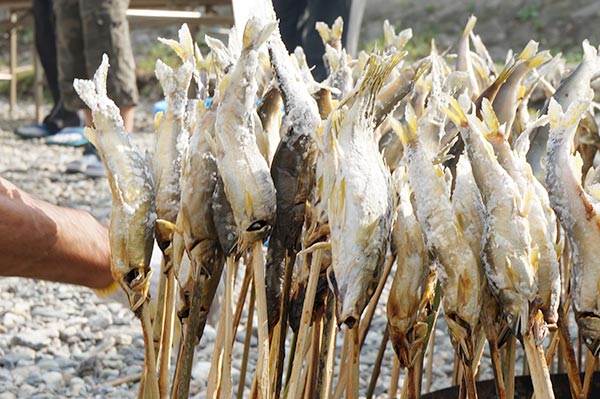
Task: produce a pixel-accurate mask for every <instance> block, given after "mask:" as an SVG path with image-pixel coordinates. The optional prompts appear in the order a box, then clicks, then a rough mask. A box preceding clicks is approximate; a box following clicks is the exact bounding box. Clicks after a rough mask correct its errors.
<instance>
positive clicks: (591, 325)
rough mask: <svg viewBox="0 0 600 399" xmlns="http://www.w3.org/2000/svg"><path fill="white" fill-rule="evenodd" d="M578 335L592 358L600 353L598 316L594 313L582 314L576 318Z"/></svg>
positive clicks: (599, 317)
mask: <svg viewBox="0 0 600 399" xmlns="http://www.w3.org/2000/svg"><path fill="white" fill-rule="evenodd" d="M577 325H578V326H579V333H580V334H581V336H582V337H583V342H585V345H586V346H587V347H588V349H589V350H590V351H591V352H592V353H593V355H594V356H598V354H599V353H600V316H599V315H597V314H594V313H582V314H580V315H578V317H577Z"/></svg>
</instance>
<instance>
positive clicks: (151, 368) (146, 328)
mask: <svg viewBox="0 0 600 399" xmlns="http://www.w3.org/2000/svg"><path fill="white" fill-rule="evenodd" d="M140 313H141V315H140V316H141V317H140V321H141V323H142V331H143V334H144V348H145V349H146V358H145V359H146V360H145V362H144V373H143V376H142V381H141V382H140V393H141V394H142V395H143V394H144V392H145V390H146V389H147V390H148V392H149V395H150V398H152V399H159V398H160V396H159V391H158V378H157V375H156V357H155V354H154V345H153V344H152V339H153V335H152V332H153V329H152V321H151V316H150V308H149V306H148V302H147V301H145V302H144V303H143V304H142V306H141V309H140Z"/></svg>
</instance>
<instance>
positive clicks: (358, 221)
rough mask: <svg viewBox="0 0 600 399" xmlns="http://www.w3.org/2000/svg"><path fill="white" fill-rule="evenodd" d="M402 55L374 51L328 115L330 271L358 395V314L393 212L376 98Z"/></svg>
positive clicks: (376, 272) (370, 290)
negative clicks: (379, 140) (382, 55)
mask: <svg viewBox="0 0 600 399" xmlns="http://www.w3.org/2000/svg"><path fill="white" fill-rule="evenodd" d="M403 56H404V53H401V52H397V53H395V54H393V55H391V56H388V57H385V58H380V57H378V56H376V55H372V56H371V57H370V59H369V62H368V64H367V70H366V72H365V74H364V77H363V79H362V81H361V82H360V83H359V84H358V85H357V87H356V88H355V90H354V92H353V93H352V95H351V96H349V97H347V98H346V99H344V100H343V101H342V102H341V103H340V104H339V105H338V107H337V108H336V109H335V110H334V111H333V112H332V114H331V115H330V117H329V120H330V128H331V133H330V138H331V139H332V140H333V143H332V144H333V147H332V149H333V153H332V155H333V156H334V158H335V159H336V161H335V162H336V163H337V168H336V171H335V172H337V173H336V174H335V176H332V177H331V180H332V181H333V182H334V184H333V187H334V188H333V190H332V192H331V196H330V197H329V201H328V202H329V204H328V217H329V226H330V242H331V260H332V263H331V267H330V268H329V271H328V275H327V277H328V280H329V285H330V288H331V290H332V291H333V294H334V296H335V309H336V312H335V313H336V319H337V323H338V325H341V324H346V325H347V327H348V330H347V332H346V333H347V334H348V337H349V339H348V340H347V342H348V344H349V349H350V355H349V357H348V358H349V361H348V364H347V365H346V366H347V374H346V385H347V386H346V395H347V397H357V396H358V365H359V356H360V345H361V344H360V332H359V331H360V318H361V315H362V312H363V310H364V309H365V307H366V305H367V303H368V302H369V300H370V299H371V297H372V296H373V294H374V293H375V288H376V287H377V284H378V282H379V278H380V276H381V271H382V266H383V263H384V261H385V256H386V253H387V247H388V243H389V238H390V233H391V223H392V218H393V193H392V188H391V176H390V172H389V169H388V168H387V167H386V166H385V165H384V163H383V158H382V156H381V154H380V153H379V149H378V146H377V140H376V138H375V134H374V108H375V99H376V96H377V92H378V91H379V90H380V89H381V87H382V86H383V83H384V82H385V79H386V78H387V77H388V75H389V74H390V72H391V71H392V70H393V69H394V68H395V67H396V65H397V64H398V62H400V60H401V59H402V57H403ZM326 173H331V171H326ZM309 284H310V281H309Z"/></svg>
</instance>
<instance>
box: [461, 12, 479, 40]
mask: <svg viewBox="0 0 600 399" xmlns="http://www.w3.org/2000/svg"><path fill="white" fill-rule="evenodd" d="M476 23H477V17H476V16H475V15H471V16H470V17H469V20H468V21H467V25H466V26H465V30H464V31H463V33H462V37H467V36H469V35H470V34H471V32H472V31H473V28H475V24H476Z"/></svg>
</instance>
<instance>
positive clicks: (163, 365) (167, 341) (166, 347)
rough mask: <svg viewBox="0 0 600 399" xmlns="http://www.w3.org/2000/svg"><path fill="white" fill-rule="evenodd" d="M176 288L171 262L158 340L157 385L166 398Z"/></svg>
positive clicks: (161, 394) (162, 396)
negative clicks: (159, 340)
mask: <svg viewBox="0 0 600 399" xmlns="http://www.w3.org/2000/svg"><path fill="white" fill-rule="evenodd" d="M176 289H177V287H176V284H175V275H174V274H173V268H172V264H171V267H169V269H168V270H167V276H166V296H165V312H164V317H163V328H162V332H161V342H160V356H159V366H160V367H159V375H158V387H159V390H160V397H161V398H166V397H167V393H168V391H169V378H170V374H169V371H170V369H171V350H172V347H173V328H174V323H175V295H176Z"/></svg>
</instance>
